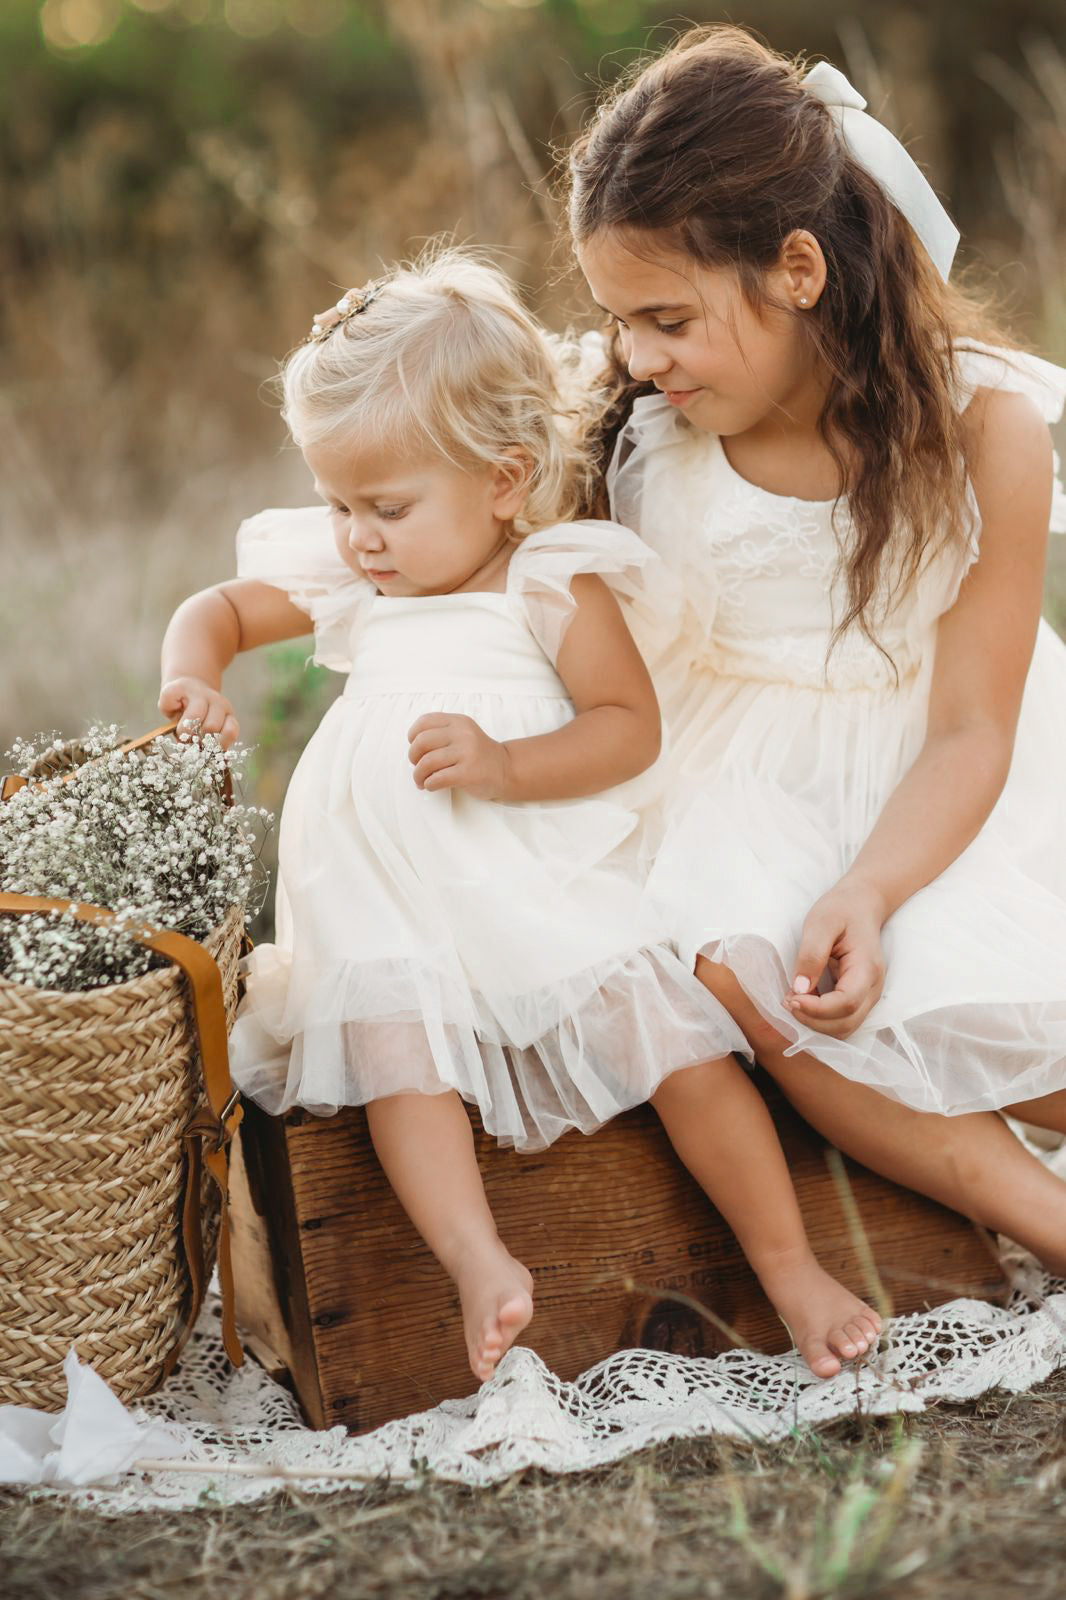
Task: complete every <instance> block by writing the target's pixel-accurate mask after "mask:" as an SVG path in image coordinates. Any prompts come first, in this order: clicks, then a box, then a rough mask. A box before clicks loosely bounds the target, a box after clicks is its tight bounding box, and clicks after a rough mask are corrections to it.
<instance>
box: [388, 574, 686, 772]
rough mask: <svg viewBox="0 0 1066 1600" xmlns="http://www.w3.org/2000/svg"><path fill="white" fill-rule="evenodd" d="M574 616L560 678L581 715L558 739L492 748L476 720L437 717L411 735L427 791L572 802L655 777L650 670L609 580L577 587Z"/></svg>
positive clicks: (658, 728)
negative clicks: (650, 770)
mask: <svg viewBox="0 0 1066 1600" xmlns="http://www.w3.org/2000/svg"><path fill="white" fill-rule="evenodd" d="M571 594H572V595H573V598H574V601H575V603H576V606H577V611H576V614H575V615H574V616H573V618H572V619H571V621H570V626H569V628H568V629H567V632H566V637H565V638H564V640H563V644H562V648H561V650H560V651H559V659H558V661H557V662H556V670H557V671H558V673H559V676H560V678H561V679H562V681H563V683H564V685H565V687H566V691H567V693H568V694H569V696H570V698H571V700H572V701H573V702H574V709H575V711H576V713H577V715H576V716H575V717H574V720H573V721H572V722H569V723H567V724H566V726H565V727H563V728H558V729H556V730H555V731H554V732H552V733H541V734H536V735H535V736H533V737H532V738H527V739H507V740H504V741H500V740H496V739H491V738H490V737H489V735H488V734H487V733H485V731H484V730H483V729H482V728H480V727H479V726H478V724H477V723H476V722H474V721H473V719H472V718H471V717H462V716H453V715H449V714H447V713H444V712H431V713H429V714H428V715H427V716H424V717H419V719H418V721H417V722H416V723H415V724H414V726H413V727H412V728H411V729H410V732H409V738H410V741H411V742H410V748H409V751H408V754H409V757H410V760H411V763H412V765H413V766H414V769H415V771H414V777H415V783H416V784H417V785H418V787H419V788H420V789H465V790H466V791H467V792H468V793H469V794H473V795H476V796H477V797H478V798H479V799H482V800H503V801H506V802H510V803H516V802H518V801H523V800H571V799H576V798H577V797H578V796H580V795H587V794H598V793H599V792H600V791H601V790H603V789H609V788H610V787H611V786H612V785H613V784H616V783H622V782H624V781H625V779H626V778H633V777H636V775H637V773H638V772H643V771H644V770H645V768H647V767H650V766H651V764H652V762H653V761H654V760H655V758H656V756H657V755H658V754H659V745H660V741H661V738H662V723H661V719H660V715H659V703H658V701H657V699H656V697H655V690H654V688H653V687H652V682H651V678H650V676H649V674H648V669H647V667H646V666H645V665H644V661H643V659H642V657H641V654H640V651H639V650H638V649H637V647H636V645H635V644H634V642H633V638H632V635H631V634H630V632H629V629H628V628H627V627H626V622H625V618H624V617H623V615H622V612H621V609H620V607H619V605H618V601H617V600H616V599H615V597H614V595H613V594H612V593H611V591H610V589H608V587H607V585H606V584H605V583H604V582H603V579H602V578H599V577H596V576H595V575H594V574H591V573H586V574H582V575H580V576H578V577H576V578H575V579H574V580H573V584H572V586H571Z"/></svg>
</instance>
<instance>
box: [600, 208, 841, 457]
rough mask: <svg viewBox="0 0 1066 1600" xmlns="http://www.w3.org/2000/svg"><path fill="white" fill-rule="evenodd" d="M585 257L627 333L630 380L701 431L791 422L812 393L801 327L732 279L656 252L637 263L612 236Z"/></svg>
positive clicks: (607, 306)
mask: <svg viewBox="0 0 1066 1600" xmlns="http://www.w3.org/2000/svg"><path fill="white" fill-rule="evenodd" d="M577 256H578V260H579V262H580V264H581V269H582V271H583V272H584V274H585V277H586V279H587V280H588V285H589V288H590V289H591V291H592V296H593V299H595V300H596V301H597V302H598V303H599V304H600V305H601V306H602V307H603V309H604V310H605V311H608V312H610V313H611V315H612V316H613V317H614V318H615V320H616V321H617V322H618V324H619V331H620V339H621V344H622V350H623V353H624V355H625V359H626V361H627V363H628V366H629V371H630V373H631V375H632V376H633V377H634V378H636V379H638V380H639V381H640V382H649V381H650V382H652V383H654V384H655V387H656V388H657V389H660V390H662V392H663V393H664V394H665V395H666V397H667V399H668V400H669V401H670V402H671V404H672V405H675V406H677V407H678V409H679V410H680V411H682V412H683V413H684V415H685V416H686V417H687V418H688V420H689V421H690V422H691V423H692V424H693V425H694V426H695V427H697V428H700V429H702V430H703V431H704V432H707V433H716V434H719V435H722V436H725V437H728V436H730V435H732V434H740V433H746V432H747V431H748V430H749V429H750V428H754V427H756V426H757V425H758V424H759V423H760V422H762V421H763V420H765V419H766V418H768V417H770V416H771V415H772V414H776V415H780V414H781V412H782V411H784V412H786V413H789V412H790V411H791V409H792V408H793V405H794V403H795V402H796V400H797V399H798V397H799V396H800V395H801V394H803V393H804V392H805V391H806V390H807V389H808V387H809V385H810V383H811V354H810V346H809V344H808V342H807V340H806V339H805V338H803V336H802V334H803V330H802V328H801V327H800V325H799V322H798V319H797V318H796V317H795V316H793V315H791V314H790V313H788V312H785V311H778V310H775V309H774V308H772V307H768V308H766V309H765V310H764V311H763V312H762V313H761V314H759V313H757V312H756V311H755V310H754V308H753V307H752V306H751V305H750V303H749V302H748V300H747V299H746V298H745V296H744V294H743V293H742V291H741V288H740V284H739V282H738V280H737V278H736V276H735V274H733V273H732V272H728V271H724V270H721V271H719V270H713V271H712V270H711V269H709V268H705V267H700V266H699V265H698V263H696V262H695V261H692V260H691V259H689V258H687V257H680V256H672V255H669V254H667V253H664V252H656V253H654V255H653V253H652V251H651V250H650V249H649V251H648V252H647V254H646V255H645V254H643V253H642V254H640V255H638V254H636V253H635V252H634V251H633V249H631V248H630V247H629V245H628V244H627V243H626V240H625V238H624V237H623V236H622V235H619V234H616V233H614V232H612V231H611V230H610V229H606V230H604V231H603V232H601V233H599V234H597V235H595V237H594V238H592V239H591V240H589V241H588V242H587V243H586V244H584V245H582V246H581V247H580V248H579V249H578V251H577ZM649 257H650V259H649ZM769 287H770V288H771V289H772V288H773V285H772V284H771V285H769Z"/></svg>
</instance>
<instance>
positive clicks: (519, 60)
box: [0, 0, 1066, 932]
mask: <svg viewBox="0 0 1066 1600" xmlns="http://www.w3.org/2000/svg"><path fill="white" fill-rule="evenodd" d="M724 15H726V13H725V12H723V11H722V10H720V9H718V8H716V7H714V6H707V5H691V6H689V8H688V10H687V12H686V13H685V14H684V16H683V17H682V16H679V15H678V13H676V12H675V11H674V10H673V9H672V8H670V7H668V6H664V5H659V4H647V3H644V0H388V3H387V4H386V3H384V0H377V3H374V4H352V3H348V0H4V3H3V5H2V6H0V106H2V108H3V112H2V116H3V140H2V143H0V218H2V221H0V327H2V338H0V452H2V455H0V459H2V462H3V470H2V478H0V497H2V498H0V508H2V520H0V537H2V541H3V543H2V550H3V585H2V589H0V625H2V636H3V647H4V663H3V680H2V685H0V738H2V741H3V743H2V748H5V749H6V747H7V746H8V745H9V744H10V742H11V739H12V738H13V736H14V735H16V734H22V735H27V736H28V735H32V734H34V733H36V732H38V731H51V730H53V729H54V730H58V731H60V732H63V733H65V734H72V733H76V732H78V731H80V730H81V729H82V728H83V727H84V725H85V723H86V721H87V720H89V719H90V718H94V717H99V718H102V719H104V720H107V721H112V720H114V721H118V722H120V723H123V724H125V725H127V726H128V727H129V729H130V730H131V731H139V730H141V729H143V728H145V727H148V726H152V725H153V723H154V722H155V720H157V713H156V710H155V697H156V694H157V691H158V648H159V641H160V637H161V635H162V631H163V628H164V626H165V624H166V620H167V618H168V616H169V615H170V612H171V611H172V609H173V607H174V606H175V605H176V604H177V602H178V601H179V600H180V599H181V598H182V597H183V596H185V595H186V594H188V593H190V592H191V591H192V590H194V589H197V588H200V587H202V586H203V585H205V584H208V583H212V582H215V581H217V580H219V579H222V578H224V577H226V576H227V575H229V574H230V573H231V571H232V562H233V534H234V530H235V529H236V526H237V524H238V522H239V521H240V519H241V518H242V517H243V516H246V515H249V514H250V513H251V512H253V511H255V510H257V509H259V508H261V507H263V506H267V505H299V504H304V503H307V502H308V501H310V500H312V499H313V498H314V497H313V494H312V493H311V491H310V489H309V485H308V479H307V474H306V472H305V470H304V468H303V466H302V463H301V462H300V459H299V457H298V455H297V454H296V452H295V451H294V450H293V449H292V447H291V446H289V445H287V444H286V441H285V435H284V429H283V427H282V425H281V422H280V419H279V417H278V414H277V409H276V405H275V403H274V402H273V401H272V400H271V398H270V396H269V394H268V393H267V392H266V390H265V389H264V387H263V386H264V383H265V381H266V380H268V379H269V378H270V377H271V375H272V374H273V373H274V372H275V371H276V365H277V362H278V360H279V359H280V358H281V357H282V356H283V355H284V354H285V352H286V351H287V350H288V349H289V348H290V347H291V346H292V345H293V344H294V343H295V342H296V341H297V340H299V339H300V338H301V337H302V335H303V333H304V332H305V330H306V328H307V326H308V325H309V322H310V317H311V315H312V313H313V312H314V311H316V310H320V309H322V308H323V307H324V306H326V305H329V304H330V303H332V301H333V300H334V299H335V298H336V291H337V288H338V286H347V285H349V284H352V283H359V282H362V281H363V280H364V279H366V278H367V277H368V276H371V275H372V274H373V273H374V272H375V270H376V269H377V268H378V266H379V263H381V262H382V261H387V260H390V259H392V258H394V257H396V256H398V255H403V254H405V253H407V252H410V251H412V250H414V249H417V247H418V245H419V243H420V242H421V241H422V240H424V239H425V238H427V237H429V236H431V235H433V234H435V233H437V232H439V231H441V230H446V231H449V232H451V233H453V234H454V235H455V237H457V238H459V239H463V240H476V241H477V242H479V243H480V244H483V245H487V246H491V247H494V248H496V249H497V250H498V252H499V258H500V259H501V260H502V261H503V262H504V263H505V265H506V266H507V267H508V269H509V270H510V271H511V272H512V273H513V275H514V276H515V277H516V279H517V280H518V281H520V282H521V283H522V284H523V285H524V286H525V287H526V288H527V290H528V292H529V295H530V298H531V300H532V303H533V304H534V306H535V307H536V308H537V309H538V311H540V312H541V313H542V314H543V315H544V316H545V318H546V319H547V320H548V321H549V322H551V323H552V324H554V325H556V326H558V325H560V324H564V323H575V324H581V323H586V324H587V323H589V322H590V321H591V307H590V304H589V302H588V300H587V298H586V297H585V294H584V291H583V288H582V286H581V284H580V281H579V280H577V279H576V278H575V275H574V273H573V271H572V269H571V265H570V260H569V253H568V251H567V249H566V247H565V245H564V244H561V243H560V234H559V228H558V222H559V215H558V202H557V199H556V198H555V196H554V193H553V165H554V162H555V158H556V156H557V153H558V151H559V150H560V149H562V148H564V147H565V145H566V144H567V142H568V141H569V140H570V138H571V137H572V136H573V135H574V133H575V132H576V131H577V129H578V128H579V127H580V125H581V123H582V120H583V118H584V116H585V115H586V114H587V112H588V109H589V108H590V106H591V105H592V103H593V102H594V100H595V97H596V94H597V91H598V89H599V88H600V87H602V86H603V85H604V84H606V83H608V82H609V81H611V79H612V78H613V77H614V76H615V75H616V74H617V73H618V72H619V71H621V70H623V69H624V68H625V67H627V66H628V65H629V64H630V63H632V61H633V60H634V57H635V56H636V55H638V54H639V53H640V52H641V51H642V50H644V49H649V48H651V49H654V48H657V47H661V46H663V45H664V44H666V43H667V42H668V41H669V39H670V38H671V37H673V35H674V34H675V32H676V31H677V30H678V28H679V27H682V26H683V25H684V21H685V19H686V18H687V19H690V20H693V21H701V22H702V21H708V20H712V19H715V18H721V17H723V16H724ZM729 15H730V16H731V18H732V20H734V21H740V22H744V23H747V24H749V25H750V26H752V27H755V28H756V29H758V30H759V31H760V32H762V33H763V34H764V36H765V37H766V38H767V39H769V41H770V42H771V43H773V44H774V45H776V46H778V47H779V48H783V49H786V50H801V49H802V50H805V51H807V52H808V53H811V54H825V55H827V56H829V57H830V58H831V59H832V60H834V61H835V62H836V63H838V64H839V65H840V66H842V67H843V68H844V69H845V70H846V71H847V72H848V73H849V74H850V76H851V77H852V79H853V80H854V81H855V83H856V84H857V85H858V86H859V87H860V89H861V90H862V91H863V93H864V94H865V95H866V96H867V98H868V100H869V102H870V106H871V109H872V110H873V111H875V112H876V113H877V114H878V115H879V116H881V117H882V118H884V119H885V120H886V121H888V122H889V123H890V124H892V125H893V126H894V127H895V128H896V130H897V131H898V132H901V133H902V134H904V135H906V136H907V137H908V138H910V139H912V140H913V147H914V149H915V152H916V154H917V155H918V157H919V158H920V159H921V160H922V161H923V162H924V163H926V164H927V166H928V169H929V171H930V173H931V175H932V177H933V180H934V182H935V183H936V184H937V186H938V187H939V188H940V189H941V191H942V192H943V193H944V194H946V195H947V196H948V197H949V204H950V206H951V208H952V209H953V211H954V214H955V216H956V218H957V220H958V222H959V224H960V226H961V228H962V231H963V239H964V244H963V249H962V253H961V257H960V259H961V262H962V265H963V268H964V270H968V271H970V272H971V273H974V274H976V275H977V276H978V277H979V278H980V279H981V280H982V281H983V282H985V283H987V284H988V285H989V286H990V287H991V288H992V290H993V292H994V293H995V294H996V296H997V297H998V298H999V299H1000V300H1001V302H1002V304H1003V306H1004V310H1005V314H1006V317H1007V320H1008V323H1009V325H1010V327H1011V328H1012V330H1013V331H1014V332H1015V334H1016V336H1017V337H1019V338H1020V339H1021V340H1022V341H1023V342H1027V343H1029V344H1031V345H1032V346H1033V347H1034V348H1037V349H1038V350H1041V351H1042V352H1043V353H1044V354H1046V355H1049V356H1052V357H1055V358H1058V359H1060V360H1061V359H1063V358H1066V267H1064V260H1066V218H1064V206H1063V198H1064V190H1066V15H1064V13H1063V9H1062V6H1061V0H1012V3H1011V4H1009V5H1008V4H1006V3H1004V0H946V3H942V4H938V5H934V6H918V5H911V4H904V3H900V0H869V3H866V4H861V5H856V4H852V5H839V4H827V3H825V0H750V3H748V4H747V5H746V6H745V8H744V9H743V10H742V11H732V12H731V13H729ZM1048 603H1049V610H1050V611H1051V613H1052V614H1053V615H1054V616H1055V618H1056V620H1057V621H1058V623H1059V625H1060V626H1062V625H1063V624H1064V622H1066V560H1064V559H1063V558H1062V557H1061V556H1059V555H1056V557H1055V558H1054V560H1053V571H1052V576H1051V580H1050V585H1049V602H1048ZM306 656H307V651H306V649H305V647H304V646H303V645H302V644H296V645H289V646H282V647H278V648H276V649H274V650H272V651H268V652H264V653H261V654H260V655H259V656H258V657H255V658H245V659H243V660H239V661H238V663H237V664H236V665H235V667H234V669H233V670H232V673H231V675H230V677H229V678H228V679H227V689H228V690H229V692H230V693H231V697H232V698H233V699H234V701H235V702H236V704H237V708H238V712H239V715H240V717H241V722H242V734H243V736H244V737H245V738H246V739H247V740H249V741H250V742H253V743H255V744H256V745H257V747H258V748H257V755H256V758H255V762H254V766H253V784H254V788H255V790H256V793H257V798H258V799H260V800H261V801H262V802H263V803H264V804H267V805H270V806H274V807H276V806H277V805H278V804H279V803H280V800H281V797H282V795H283V792H284V787H285V783H286V781H287V777H288V774H289V772H290V771H291V767H292V764H293V762H294V760H295V757H296V754H297V753H298V751H299V749H300V747H301V746H302V744H303V743H304V742H305V740H306V738H307V736H308V734H309V732H310V730H311V728H312V727H313V726H314V723H315V721H316V720H317V718H318V716H319V715H320V714H321V711H322V709H323V708H324V705H325V703H326V702H327V701H328V699H329V698H330V697H331V696H332V694H334V693H335V692H336V690H337V689H338V688H339V680H337V679H335V678H334V676H333V675H332V674H323V673H321V672H319V671H318V670H317V669H308V668H306V667H305V660H306ZM327 680H328V681H327ZM266 925H267V924H266V923H264V924H263V925H262V926H261V928H260V932H262V931H263V929H264V928H265V926H266Z"/></svg>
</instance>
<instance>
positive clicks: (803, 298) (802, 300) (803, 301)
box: [800, 294, 807, 306]
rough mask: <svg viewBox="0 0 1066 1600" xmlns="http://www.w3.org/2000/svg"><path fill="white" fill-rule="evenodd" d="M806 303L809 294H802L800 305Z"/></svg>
mask: <svg viewBox="0 0 1066 1600" xmlns="http://www.w3.org/2000/svg"><path fill="white" fill-rule="evenodd" d="M806 304H807V296H806V295H805V294H801V295H800V305H801V306H805V305H806Z"/></svg>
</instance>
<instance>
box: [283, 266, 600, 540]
mask: <svg viewBox="0 0 1066 1600" xmlns="http://www.w3.org/2000/svg"><path fill="white" fill-rule="evenodd" d="M281 389H282V394H283V407H282V415H283V417H284V418H285V421H286V423H287V425H288V428H289V431H290V433H291V434H292V437H293V439H294V441H295V442H296V444H297V445H299V446H300V447H301V448H305V447H306V446H307V445H313V444H317V443H320V442H322V441H323V440H326V439H329V440H336V438H337V437H338V436H341V437H342V438H343V437H347V438H351V439H352V440H353V441H355V440H358V442H359V444H360V446H365V445H367V444H368V443H374V444H377V445H383V446H384V447H385V448H387V449H389V450H393V451H396V452H397V453H400V454H420V453H421V454H425V453H429V454H432V455H435V456H442V457H444V458H445V459H446V460H448V461H450V462H452V463H453V464H454V465H455V466H457V467H460V468H461V469H463V470H465V471H478V470H480V469H483V468H497V469H500V468H502V469H503V470H506V471H514V470H515V465H516V463H515V453H516V452H521V454H522V455H524V456H526V457H528V459H529V462H530V468H531V470H530V473H529V478H528V482H527V491H528V492H527V497H526V501H525V504H524V506H523V508H522V512H521V514H520V516H518V517H516V518H515V522H514V531H515V533H516V534H519V535H522V534H527V533H531V532H533V531H534V530H535V529H537V528H542V527H546V526H548V525H550V524H551V523H554V522H564V521H567V520H569V519H571V518H573V517H574V516H576V515H577V514H578V513H579V510H580V508H581V507H582V505H583V504H584V503H585V502H586V500H587V498H588V494H589V484H590V482H591V477H592V468H591V465H590V459H589V457H590V451H589V448H588V446H587V445H586V444H585V443H584V440H585V436H586V433H587V427H586V423H587V418H586V415H585V412H586V405H587V403H586V402H585V401H584V397H583V386H582V384H581V382H580V379H579V376H578V372H577V350H576V346H575V345H574V344H573V343H572V341H569V340H566V339H559V338H555V337H554V336H552V335H551V334H549V333H547V332H545V330H544V329H543V328H541V327H540V325H539V324H538V323H537V321H536V319H535V318H534V317H533V316H531V315H530V313H529V312H528V311H527V310H526V309H525V307H524V306H523V305H522V302H521V300H520V299H519V297H518V294H517V293H516V291H515V289H514V287H513V286H512V284H511V283H510V282H509V281H508V279H507V278H505V277H504V275H503V273H502V272H500V271H499V269H498V268H496V267H495V266H493V265H491V264H490V263H489V262H487V261H486V260H485V259H484V258H482V257H479V256H477V255H475V254H474V253H473V252H471V251H469V250H465V249H458V248H455V247H445V246H442V245H440V244H433V245H431V246H429V247H428V248H427V249H426V250H425V251H423V252H422V254H421V255H420V256H419V257H418V258H417V260H415V261H412V262H404V263H401V264H399V265H397V266H395V267H393V268H392V269H391V270H390V271H389V272H388V273H387V274H386V276H385V277H384V279H379V280H377V283H376V285H375V286H374V289H373V292H372V293H371V294H369V295H368V297H367V303H366V306H365V309H364V310H361V311H354V312H352V313H350V314H349V315H347V316H346V317H345V318H344V320H343V321H339V322H338V323H337V324H336V325H335V326H334V327H333V328H332V330H331V331H330V332H329V333H328V334H327V335H326V336H324V337H321V338H319V339H312V340H309V341H308V342H307V343H305V344H301V345H299V346H298V347H297V348H296V349H295V350H294V351H292V353H291V354H290V355H289V356H288V358H287V359H286V361H285V363H284V366H283V368H282V371H281Z"/></svg>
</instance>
